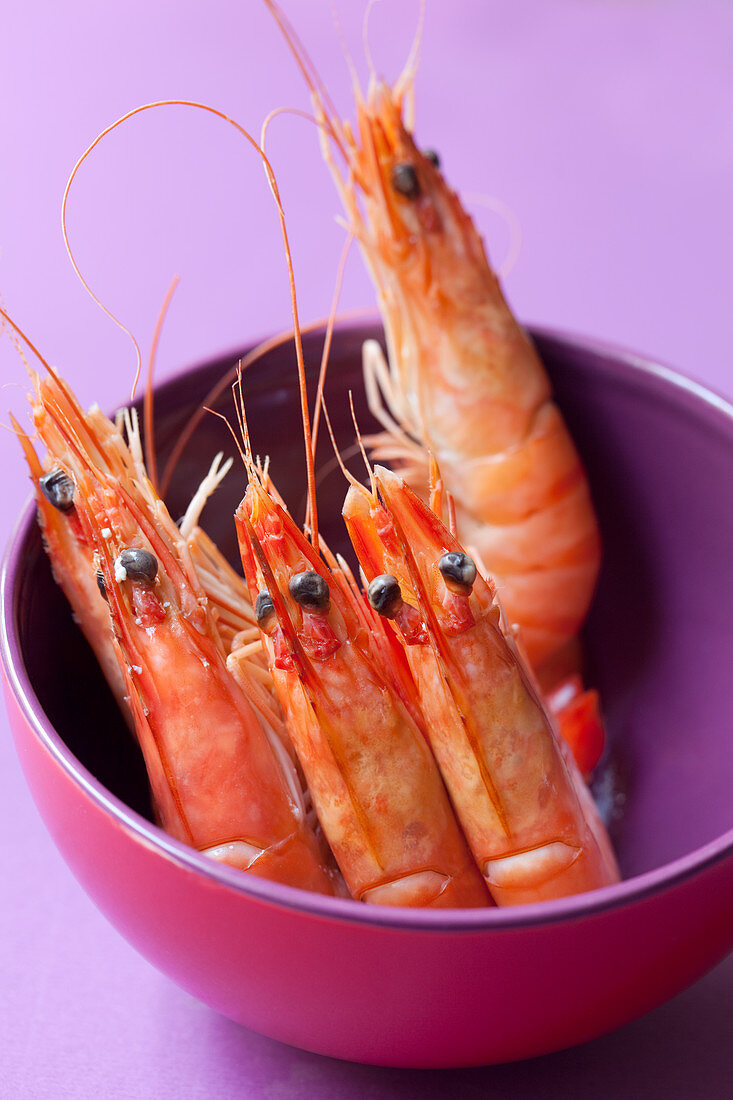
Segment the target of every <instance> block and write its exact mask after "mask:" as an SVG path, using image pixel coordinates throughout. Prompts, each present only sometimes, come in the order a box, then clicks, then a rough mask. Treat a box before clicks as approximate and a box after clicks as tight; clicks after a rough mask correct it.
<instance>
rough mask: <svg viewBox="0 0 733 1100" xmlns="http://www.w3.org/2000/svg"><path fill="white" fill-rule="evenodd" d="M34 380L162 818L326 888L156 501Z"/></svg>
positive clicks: (185, 833) (302, 817) (169, 826)
mask: <svg viewBox="0 0 733 1100" xmlns="http://www.w3.org/2000/svg"><path fill="white" fill-rule="evenodd" d="M34 381H35V396H34V399H33V411H34V421H35V426H36V430H37V431H38V434H39V435H40V437H41V439H42V440H43V441H44V443H45V445H46V447H47V449H48V451H49V453H50V454H51V455H52V456H53V464H54V468H55V469H60V470H61V471H63V474H64V476H65V477H66V478H67V479H68V481H69V482H70V484H71V486H72V487H73V508H74V515H75V518H76V521H77V522H78V523H79V525H80V527H81V531H82V534H83V538H84V540H85V541H86V543H87V545H88V546H89V547H91V548H93V553H94V561H95V566H96V569H97V571H98V572H99V574H100V575H101V577H100V583H99V591H98V592H97V595H98V596H99V594H100V592H104V595H105V599H106V600H107V601H108V608H109V611H108V616H109V617H111V627H112V628H113V629H110V635H111V637H112V642H113V648H114V652H115V654H116V657H117V661H118V664H119V668H120V670H121V672H122V675H123V678H124V683H125V690H126V696H127V699H128V702H129V706H130V709H131V711H132V714H133V716H134V720H135V729H136V732H137V736H138V740H139V742H140V747H141V749H142V752H143V755H144V757H145V762H146V766H147V769H148V776H149V779H150V783H151V788H152V794H153V800H154V805H155V809H156V814H157V816H158V819H159V821H160V823H161V825H162V827H163V828H164V829H165V830H166V831H167V832H169V833H170V834H171V835H172V836H174V837H177V838H178V839H179V840H182V841H184V842H186V843H188V844H190V845H192V846H193V847H195V848H197V849H198V850H199V851H202V852H206V853H207V854H208V855H210V856H211V857H212V858H215V859H219V860H221V861H223V862H226V863H229V864H230V865H232V866H235V867H238V868H241V869H243V870H248V871H251V872H252V873H254V874H257V875H261V876H263V877H267V878H274V879H277V880H278V881H281V882H285V883H288V884H289V885H296V886H301V887H303V888H305V889H311V890H317V891H320V892H324V893H332V892H333V878H332V876H331V874H330V873H329V870H328V869H327V867H326V864H325V861H324V858H323V854H322V852H321V850H320V847H319V845H318V842H317V840H316V837H315V835H314V833H313V831H312V829H311V827H310V825H309V824H308V822H307V820H306V813H305V806H304V800H303V795H302V791H301V788H300V783H299V779H298V776H297V773H296V771H295V769H294V768H293V766H292V764H291V762H290V761H289V759H288V757H287V754H285V753H283V751H282V748H281V746H280V742H279V738H278V737H277V736H276V735H275V734H274V733H273V732H272V730H271V729H270V728H269V727H268V725H267V723H266V722H265V721H264V720H263V719H262V718H261V717H260V716H259V715H258V713H257V712H256V711H255V710H254V709H253V707H252V705H251V704H250V702H249V701H248V700H247V698H246V696H245V695H244V693H243V692H242V690H241V688H240V687H239V686H238V684H237V682H236V681H235V680H234V678H233V677H232V676H231V674H230V673H229V672H228V670H227V668H226V661H225V650H224V646H223V643H222V641H221V637H220V635H219V632H218V630H217V627H216V622H215V619H214V617H213V616H212V614H211V611H210V609H209V606H208V601H207V599H206V596H205V594H204V591H203V589H202V587H201V583H200V581H199V578H198V576H197V574H196V571H195V569H194V567H193V565H192V562H191V559H190V555H189V553H188V550H187V547H186V544H185V541H184V540H183V538H182V537H181V535H180V532H179V531H178V529H177V527H176V525H175V523H173V521H172V520H171V518H170V516H169V515H168V512H167V510H166V508H165V506H164V504H163V502H162V501H161V500H160V499H159V498H157V495H155V493H154V490H153V488H152V485H151V484H150V483H149V482H147V481H146V482H144V483H141V482H140V481H139V480H137V478H136V477H134V476H132V473H134V471H131V470H130V469H129V467H128V468H127V469H126V470H125V471H120V470H115V471H114V472H110V469H109V463H108V461H107V460H106V459H105V458H104V451H105V449H104V440H103V439H102V438H101V437H100V436H99V435H97V434H96V433H95V431H94V424H93V423H92V422H91V421H90V420H89V418H86V419H85V417H84V416H83V414H81V412H80V409H79V407H78V404H77V403H76V401H75V399H74V398H73V395H72V394H71V392H70V390H69V388H68V386H66V384H65V383H62V382H61V380H60V379H59V378H58V376H56V375H55V374H53V373H51V374H49V376H48V377H46V378H40V377H38V376H36V377H35V379H34ZM100 415H101V414H100Z"/></svg>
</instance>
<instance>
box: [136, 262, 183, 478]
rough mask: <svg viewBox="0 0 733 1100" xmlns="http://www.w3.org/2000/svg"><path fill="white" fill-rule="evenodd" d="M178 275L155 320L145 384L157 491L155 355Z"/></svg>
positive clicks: (148, 454)
mask: <svg viewBox="0 0 733 1100" xmlns="http://www.w3.org/2000/svg"><path fill="white" fill-rule="evenodd" d="M180 281H181V280H180V278H179V277H178V275H175V276H174V277H173V280H172V281H171V285H170V286H169V287H168V291H167V293H166V296H165V298H164V299H163V305H162V306H161V307H160V312H159V314H158V319H157V321H156V322H155V331H154V332H153V341H152V343H151V345H150V356H149V358H148V374H147V380H146V385H145V398H144V402H143V425H144V428H145V466H146V467H147V471H148V477H149V478H150V480H151V482H152V484H153V488H154V489H155V491H156V493H157V492H158V463H157V460H156V457H155V431H154V410H153V401H154V398H153V371H154V369H155V357H156V355H157V354H158V343H159V341H160V334H161V332H162V330H163V323H164V321H165V318H166V315H167V313H168V308H169V306H170V304H171V302H172V301H173V295H174V294H175V292H176V288H177V287H178V284H179V282H180Z"/></svg>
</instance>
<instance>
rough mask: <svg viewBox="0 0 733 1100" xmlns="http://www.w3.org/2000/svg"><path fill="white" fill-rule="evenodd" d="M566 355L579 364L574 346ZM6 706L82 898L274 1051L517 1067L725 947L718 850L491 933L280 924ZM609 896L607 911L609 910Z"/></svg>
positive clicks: (367, 921) (464, 925) (683, 980)
mask: <svg viewBox="0 0 733 1100" xmlns="http://www.w3.org/2000/svg"><path fill="white" fill-rule="evenodd" d="M572 348H573V350H574V352H575V354H578V351H579V350H580V352H581V353H582V350H583V346H582V344H581V345H580V346H578V345H577V343H576V344H573V345H572ZM29 523H30V519H25V527H26V528H27V527H28V526H29ZM21 529H22V528H21ZM6 579H7V578H6ZM14 689H15V690H14V691H13V693H12V694H11V696H10V698H9V709H10V712H11V719H12V723H13V729H14V732H15V736H16V738H17V741H18V749H19V755H20V757H21V762H22V764H23V766H24V769H25V770H26V773H27V775H28V778H29V784H30V786H31V789H32V791H33V793H34V797H35V798H36V801H37V803H38V805H39V807H40V808H41V811H42V815H43V816H44V819H45V820H46V823H47V825H48V826H49V829H50V831H51V833H52V835H53V836H54V839H55V840H56V842H57V844H58V845H59V847H60V848H61V850H62V852H63V853H64V855H65V858H66V859H67V861H68V862H69V863H70V865H71V866H72V869H74V871H75V873H76V874H77V876H78V877H79V879H80V881H82V883H83V884H84V886H85V888H86V889H87V890H88V892H89V893H90V894H91V896H92V897H93V898H94V899H95V901H96V902H97V904H98V905H99V906H100V908H102V910H103V911H104V912H105V913H106V914H107V915H108V916H109V917H110V919H111V920H112V921H113V923H115V924H116V925H117V927H119V928H120V930H121V931H123V933H124V934H125V935H126V936H127V938H128V939H130V940H131V942H133V943H134V944H135V946H137V947H138V949H139V950H141V951H142V953H143V954H145V955H146V957H148V958H150V959H151V961H153V962H154V963H156V964H157V965H158V966H160V968H161V969H163V970H164V971H165V972H166V973H168V974H170V975H171V976H172V977H173V978H174V979H175V980H177V981H178V982H179V983H180V984H181V985H183V986H184V987H185V988H187V989H189V990H190V991H191V992H192V993H194V994H195V995H197V996H199V997H200V998H201V999H202V1000H204V1001H206V1002H207V1003H209V1004H211V1005H212V1006H213V1007H215V1008H217V1009H219V1010H220V1011H222V1012H224V1013H225V1014H226V1015H229V1016H231V1017H232V1018H234V1019H237V1020H239V1021H240V1022H242V1023H245V1024H247V1025H248V1026H251V1027H253V1028H254V1029H255V1030H259V1031H262V1032H264V1033H265V1034H268V1035H272V1036H273V1037H276V1038H280V1039H283V1040H285V1041H288V1042H292V1043H294V1044H296V1045H300V1046H304V1047H307V1048H309V1049H312V1050H316V1051H319V1052H322V1053H329V1054H334V1055H336V1056H339V1057H347V1058H351V1059H354V1060H360V1061H362V1060H363V1061H373V1062H377V1063H382V1064H392V1065H414V1066H418V1065H469V1064H480V1063H486V1062H490V1061H503V1060H508V1059H511V1058H517V1057H527V1056H529V1055H532V1054H539V1053H543V1052H545V1051H548V1050H552V1049H557V1048H558V1047H560V1046H567V1045H571V1044H573V1043H576V1042H580V1041H583V1040H584V1039H587V1038H591V1037H592V1036H594V1035H597V1034H600V1033H602V1032H603V1031H606V1030H609V1028H612V1027H614V1026H617V1025H618V1024H620V1023H623V1022H624V1021H626V1020H628V1019H631V1018H632V1017H633V1016H634V1015H638V1014H639V1013H641V1012H644V1011H646V1010H647V1009H648V1008H651V1007H653V1006H654V1005H655V1004H657V1003H659V1002H660V1001H661V1000H663V999H665V998H666V997H668V996H670V995H671V994H672V993H674V992H676V991H677V990H678V989H681V988H683V987H684V985H686V984H688V983H689V982H690V981H692V980H694V978H695V977H697V976H699V975H700V974H701V973H702V972H703V971H704V970H705V969H707V968H708V967H709V966H711V965H713V964H714V963H715V962H716V961H717V960H718V959H719V958H720V957H722V955H723V954H725V952H726V951H727V950H728V949H729V947H730V946H731V939H732V938H733V936H732V932H731V930H732V929H733V901H732V899H733V866H732V861H731V858H730V847H731V846H730V842H729V841H728V844H727V848H726V849H725V851H724V848H723V846H721V845H720V844H718V845H713V846H710V848H711V850H710V852H709V853H708V856H709V857H710V858H709V859H708V858H707V856H706V855H705V853H704V851H701V852H700V853H697V854H696V855H695V858H691V859H688V860H683V861H678V863H679V864H680V867H678V868H677V870H678V872H679V873H678V874H677V876H676V877H675V875H672V874H670V875H667V876H666V881H665V876H664V875H660V874H652V875H645V876H641V878H640V879H639V880H637V881H638V882H639V885H640V889H639V890H638V892H637V891H634V889H633V885H634V884H633V883H624V884H622V885H621V887H619V888H614V890H611V891H601V892H598V893H597V894H595V895H593V897H592V899H590V898H585V899H567V901H565V902H564V903H562V904H561V903H553V904H552V905H550V906H531V907H526V908H525V909H524V911H523V912H522V913H521V914H520V913H519V912H518V911H515V912H514V913H513V914H512V916H511V917H509V918H507V911H506V910H504V911H501V912H500V911H494V912H493V913H489V914H487V916H486V918H485V926H484V927H481V917H480V915H479V914H476V913H471V914H464V915H463V918H461V917H460V915H458V914H456V915H454V916H452V915H451V914H438V913H426V914H422V915H420V917H417V916H414V915H410V914H406V913H404V911H403V913H402V914H397V913H395V911H382V915H380V913H379V912H378V911H376V910H375V909H374V908H371V909H370V911H369V913H367V912H366V911H365V910H366V909H367V907H359V909H358V914H359V916H358V917H357V919H354V917H353V913H354V907H353V906H351V905H349V903H331V908H330V909H329V906H328V905H326V906H323V905H322V906H321V912H320V913H316V912H315V911H311V912H308V911H307V910H308V909H309V908H310V906H309V904H307V903H308V902H311V901H312V906H313V910H315V909H318V908H319V906H318V902H321V901H322V899H309V898H308V897H307V896H304V895H301V897H305V898H306V903H301V904H298V906H297V908H290V907H289V906H288V905H287V904H285V905H283V904H282V899H283V898H284V897H285V896H286V895H288V894H290V895H293V894H297V893H298V892H294V891H288V889H287V888H282V887H281V888H272V886H271V884H260V882H259V880H253V886H252V889H249V890H248V889H246V888H240V889H237V888H235V887H234V886H233V885H232V883H233V881H234V880H232V879H231V875H230V876H229V881H227V874H226V873H225V872H219V873H218V874H216V873H213V872H212V873H211V874H205V875H202V874H201V872H200V871H198V872H197V871H196V870H195V869H192V865H193V866H194V867H195V864H196V861H198V862H199V863H202V862H204V863H207V864H208V862H209V861H202V857H196V856H195V854H193V853H191V856H192V857H195V858H189V859H188V860H187V859H186V856H185V855H184V854H183V849H181V851H180V852H179V853H178V854H177V853H176V845H175V842H169V841H168V838H165V840H164V842H163V843H162V844H161V843H160V842H156V840H155V834H156V832H157V830H155V829H154V827H151V826H150V825H149V823H147V822H142V821H141V825H142V830H141V829H138V828H136V827H135V822H134V818H135V816H136V815H134V814H130V813H129V812H128V813H125V808H124V807H121V806H120V804H117V805H116V806H115V803H116V800H115V799H114V798H113V797H110V798H109V799H108V800H107V803H105V800H104V798H103V797H99V793H100V788H99V785H98V784H97V785H96V791H95V783H94V780H93V779H92V778H91V777H88V778H89V779H90V780H91V783H90V784H89V785H87V786H85V785H84V784H82V785H81V786H80V784H79V781H78V778H77V779H75V778H74V776H73V775H72V774H70V772H69V768H68V763H67V764H66V765H65V764H64V762H63V761H61V760H60V759H59V758H58V755H57V754H54V753H53V752H52V753H51V754H49V751H48V748H47V747H44V746H43V744H42V740H43V739H42V738H41V739H40V740H39V739H38V737H39V731H38V729H37V728H35V729H34V726H33V723H32V722H29V721H28V719H27V717H26V716H24V714H23V705H22V704H21V703H20V702H19V700H20V699H22V698H23V692H22V690H19V689H18V686H17V685H14ZM25 709H26V710H27V709H28V704H27V703H26V704H25ZM62 755H63V754H62ZM67 755H68V752H67ZM77 771H78V773H79V774H81V775H83V774H84V769H83V768H82V767H80V766H78V765H77ZM90 792H91V793H90ZM103 793H104V792H103V791H102V795H103ZM110 806H111V814H112V815H114V816H110V808H109V807H110ZM146 834H147V835H146ZM158 835H159V836H160V834H158ZM178 847H179V848H180V846H178ZM100 868H101V869H104V870H105V872H106V869H107V868H113V869H114V874H113V875H112V874H109V873H105V874H102V875H100ZM217 870H218V869H217ZM644 880H646V886H645V887H644V888H643V889H642V888H641V884H642V883H643V882H644ZM268 886H269V887H270V891H269V892H270V894H271V895H272V896H274V897H275V899H276V900H275V902H273V898H272V896H271V897H269V898H268V897H267V896H266V895H267V893H268V889H267V887H268ZM660 887H661V893H657V894H654V893H653V892H652V891H653V890H658V889H659V888H660ZM607 894H608V895H612V900H609V899H606V901H604V900H603V898H602V895H607ZM278 900H279V901H280V904H278V903H277V902H278ZM621 903H624V904H623V906H622V905H621ZM344 904H346V908H345V909H344V908H343V906H344ZM606 904H609V905H610V904H613V907H612V908H608V909H606V908H604V906H605V905H606ZM533 912H534V916H533ZM670 914H671V915H670ZM403 917H404V918H406V919H402V918H403ZM477 917H478V922H477V919H476V918H477ZM413 918H414V919H413ZM231 928H236V929H238V930H239V933H238V935H237V938H236V939H233V938H232V936H231V932H230V929H231ZM243 931H244V934H243ZM456 933H458V935H456ZM222 944H227V947H226V950H225V951H222ZM375 975H377V977H378V980H377V981H376V982H375V981H374V976H375ZM304 991H306V992H305V993H304ZM497 996H498V1003H497ZM548 1003H550V1004H551V1005H552V1009H551V1011H550V1012H548ZM478 1006H480V1008H479V1007H478Z"/></svg>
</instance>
